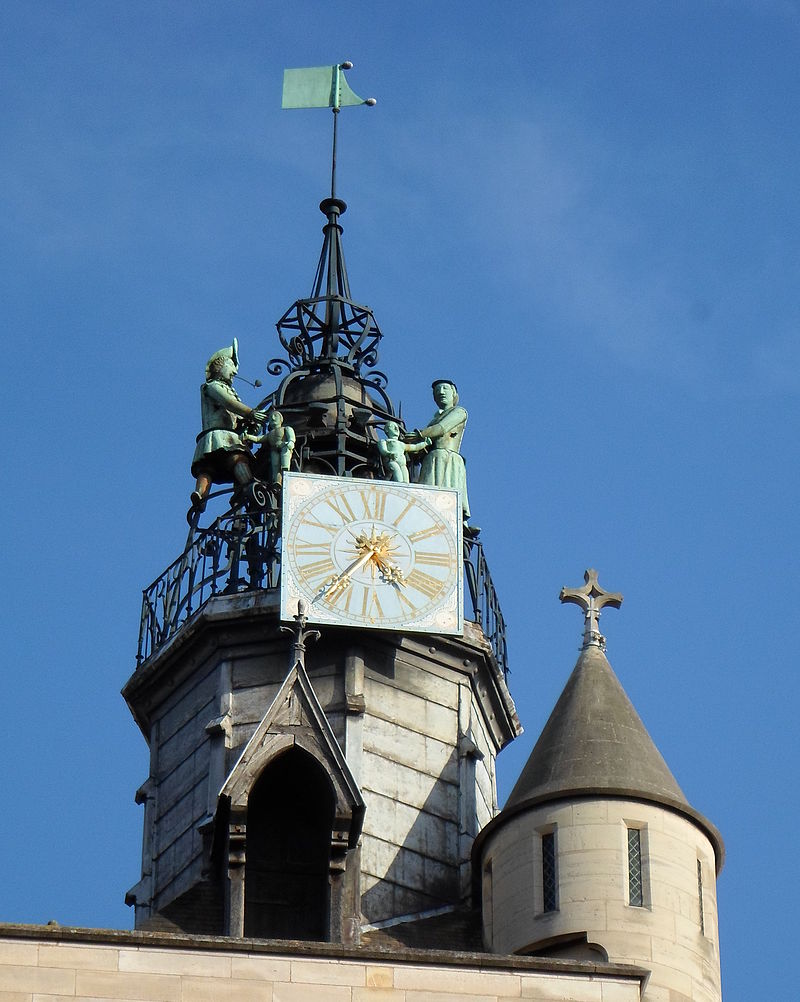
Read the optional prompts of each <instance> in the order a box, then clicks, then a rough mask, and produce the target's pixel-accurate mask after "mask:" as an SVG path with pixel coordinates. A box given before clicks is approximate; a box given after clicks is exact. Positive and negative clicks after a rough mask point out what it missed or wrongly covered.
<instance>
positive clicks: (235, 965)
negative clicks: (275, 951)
mask: <svg viewBox="0 0 800 1002" xmlns="http://www.w3.org/2000/svg"><path fill="white" fill-rule="evenodd" d="M231 975H232V976H233V977H234V978H253V980H257V981H289V980H291V962H290V961H288V960H282V959H280V958H278V957H271V956H270V955H269V954H262V953H257V954H253V955H252V956H249V957H232V958H231Z"/></svg>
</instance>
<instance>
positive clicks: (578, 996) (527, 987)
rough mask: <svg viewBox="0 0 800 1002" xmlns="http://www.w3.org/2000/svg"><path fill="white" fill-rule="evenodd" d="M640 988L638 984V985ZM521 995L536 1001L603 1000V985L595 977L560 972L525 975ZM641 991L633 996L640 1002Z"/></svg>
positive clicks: (594, 1001) (587, 1001)
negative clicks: (578, 976) (567, 974)
mask: <svg viewBox="0 0 800 1002" xmlns="http://www.w3.org/2000/svg"><path fill="white" fill-rule="evenodd" d="M637 988H638V986H637ZM520 995H521V997H522V998H524V999H535V1000H536V1002H602V998H603V994H602V986H601V984H600V982H599V981H595V980H594V979H593V978H576V977H568V976H560V975H558V974H540V975H538V977H537V976H535V975H532V976H531V977H528V978H526V977H523V978H522V984H521V992H520ZM638 997H639V993H638V990H637V992H636V995H635V996H633V998H635V999H636V1000H637V1002H638Z"/></svg>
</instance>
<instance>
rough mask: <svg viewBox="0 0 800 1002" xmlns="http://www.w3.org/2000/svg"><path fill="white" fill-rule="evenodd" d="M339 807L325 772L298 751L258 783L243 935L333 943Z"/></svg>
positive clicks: (251, 808) (251, 804)
mask: <svg viewBox="0 0 800 1002" xmlns="http://www.w3.org/2000/svg"><path fill="white" fill-rule="evenodd" d="M334 807H335V798H334V792H333V788H332V786H331V782H330V780H329V779H328V776H327V774H326V772H325V770H324V769H323V768H322V767H321V766H320V765H319V764H318V763H317V762H316V761H315V760H314V759H313V758H312V757H311V756H310V755H308V754H307V753H306V752H303V751H300V750H299V749H297V748H292V749H290V750H289V751H287V752H285V753H284V754H283V755H281V756H279V757H278V758H277V759H275V761H274V762H271V763H270V764H269V765H268V766H267V767H266V769H265V770H264V771H263V772H262V774H261V775H260V776H259V778H258V779H257V780H256V783H255V785H254V786H253V788H252V790H251V791H250V795H249V797H248V802H247V851H246V862H245V891H244V934H245V936H258V937H263V938H267V939H316V940H325V939H328V936H329V897H330V893H329V880H328V877H329V870H330V853H331V830H332V828H333V818H334Z"/></svg>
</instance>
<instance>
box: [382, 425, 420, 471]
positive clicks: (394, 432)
mask: <svg viewBox="0 0 800 1002" xmlns="http://www.w3.org/2000/svg"><path fill="white" fill-rule="evenodd" d="M383 431H384V434H385V435H386V438H385V439H380V440H379V441H378V443H377V447H378V452H379V453H380V454H381V458H382V459H383V461H384V463H385V465H386V469H387V471H388V473H389V476H390V478H391V479H392V480H394V481H396V482H397V483H400V484H407V483H408V480H409V478H408V465H407V464H406V453H407V452H421V451H422V450H423V449H427V447H428V446H429V445H430V444H431V442H430V439H427V438H426V439H425V440H424V441H422V442H417V443H414V442H401V441H400V426H399V425H397V424H395V422H394V421H387V422H386V424H385V425H384V426H383Z"/></svg>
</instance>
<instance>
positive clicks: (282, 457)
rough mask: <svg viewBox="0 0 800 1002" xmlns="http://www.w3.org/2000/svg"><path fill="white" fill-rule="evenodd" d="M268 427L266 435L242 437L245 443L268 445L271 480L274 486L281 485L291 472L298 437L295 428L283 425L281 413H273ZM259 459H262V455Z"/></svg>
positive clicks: (268, 465) (268, 466) (268, 464)
mask: <svg viewBox="0 0 800 1002" xmlns="http://www.w3.org/2000/svg"><path fill="white" fill-rule="evenodd" d="M267 427H268V428H269V431H268V432H267V433H266V435H250V434H245V435H242V439H243V441H245V442H254V443H255V444H257V445H266V447H267V450H266V451H267V469H268V470H269V480H270V483H272V484H279V483H280V482H281V480H282V479H283V474H284V473H286V472H287V471H288V470H289V467H290V465H291V462H292V453H293V452H294V445H295V441H296V437H295V433H294V428H290V427H289V425H288V424H284V423H283V414H281V413H280V411H272V413H271V414H270V416H269V421H268V422H267ZM257 458H258V459H260V458H261V453H259V455H258V457H257Z"/></svg>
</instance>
